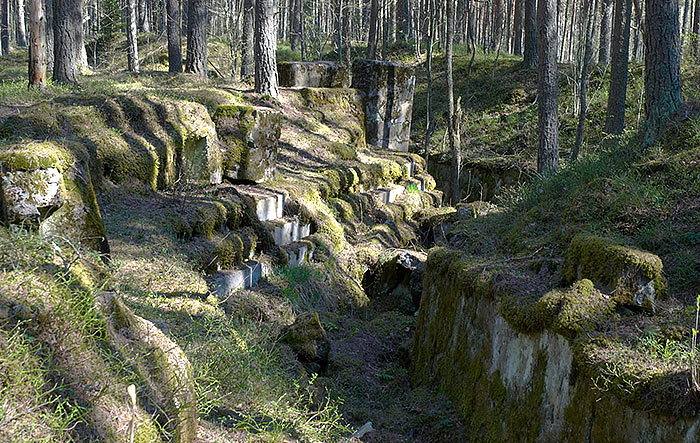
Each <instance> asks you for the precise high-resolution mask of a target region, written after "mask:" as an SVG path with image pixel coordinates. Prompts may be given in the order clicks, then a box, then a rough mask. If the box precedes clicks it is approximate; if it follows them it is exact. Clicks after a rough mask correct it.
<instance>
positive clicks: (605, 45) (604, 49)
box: [598, 0, 613, 66]
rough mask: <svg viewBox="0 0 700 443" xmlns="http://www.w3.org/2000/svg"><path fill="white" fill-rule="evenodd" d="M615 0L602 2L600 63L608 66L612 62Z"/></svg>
mask: <svg viewBox="0 0 700 443" xmlns="http://www.w3.org/2000/svg"><path fill="white" fill-rule="evenodd" d="M612 18H613V0H603V1H602V2H601V18H600V49H599V51H598V64H600V65H601V66H608V63H610V35H611V33H612Z"/></svg>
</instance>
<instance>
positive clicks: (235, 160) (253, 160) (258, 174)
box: [214, 105, 282, 183]
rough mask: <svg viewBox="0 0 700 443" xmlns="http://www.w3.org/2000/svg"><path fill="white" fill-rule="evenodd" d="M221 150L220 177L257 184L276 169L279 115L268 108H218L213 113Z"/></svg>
mask: <svg viewBox="0 0 700 443" xmlns="http://www.w3.org/2000/svg"><path fill="white" fill-rule="evenodd" d="M214 123H215V124H216V131H217V133H218V135H219V139H220V140H221V144H222V150H223V157H224V158H223V175H224V177H226V178H228V179H232V180H250V181H254V182H257V183H260V182H264V181H266V180H270V179H271V178H272V177H273V176H274V174H275V170H276V164H277V152H278V144H279V139H280V133H281V128H282V115H281V114H280V113H279V112H277V111H275V110H273V109H269V108H263V107H253V106H244V105H221V106H219V107H218V108H217V110H216V113H215V114H214Z"/></svg>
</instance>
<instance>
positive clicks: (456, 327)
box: [413, 259, 700, 442]
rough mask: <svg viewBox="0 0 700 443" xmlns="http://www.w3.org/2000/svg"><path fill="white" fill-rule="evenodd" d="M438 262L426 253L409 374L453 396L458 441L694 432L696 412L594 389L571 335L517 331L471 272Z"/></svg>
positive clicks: (647, 437)
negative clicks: (461, 424) (657, 407)
mask: <svg viewBox="0 0 700 443" xmlns="http://www.w3.org/2000/svg"><path fill="white" fill-rule="evenodd" d="M431 265H433V266H431ZM431 268H432V269H431ZM436 271H437V270H436V269H435V266H434V264H432V263H431V260H430V259H429V260H428V263H427V265H426V273H425V275H426V277H425V280H424V282H423V296H422V301H421V306H420V311H419V315H418V324H417V328H416V335H415V339H414V346H413V378H414V382H415V383H418V384H420V383H430V384H434V385H437V386H438V388H439V389H440V390H441V391H443V392H445V393H446V394H447V395H448V397H450V399H451V400H452V401H453V402H454V404H455V406H456V407H457V409H458V410H459V411H460V413H461V414H462V416H463V418H464V420H465V425H466V428H467V429H468V435H465V436H464V440H463V441H465V442H466V441H538V442H554V441H572V442H578V441H581V442H613V441H614V442H618V441H620V442H622V441H629V442H695V441H700V432H699V430H700V429H699V428H700V419H698V418H694V419H691V418H677V417H668V416H664V415H660V414H655V413H653V412H648V411H640V410H635V409H632V408H631V407H629V406H627V405H626V404H624V403H623V402H622V401H621V400H620V399H618V398H617V397H615V396H614V395H612V394H608V393H605V392H601V391H600V390H598V389H597V388H596V386H595V385H594V383H593V381H592V380H591V379H590V377H588V376H586V375H584V374H583V373H582V371H581V370H580V368H578V367H577V362H576V361H575V359H574V354H573V351H572V347H571V344H570V342H569V339H567V338H566V337H564V336H562V335H560V334H558V333H555V332H552V331H549V330H545V331H543V332H539V333H532V334H523V333H521V332H519V331H517V330H516V329H514V328H513V327H512V326H511V325H510V324H509V323H508V322H507V321H506V320H505V319H504V318H503V317H502V316H501V315H500V314H499V311H498V302H497V300H495V299H493V298H490V297H489V296H488V295H481V296H479V295H477V294H476V293H479V292H482V291H480V290H478V289H475V285H474V283H473V282H472V283H469V284H465V283H464V281H463V280H461V279H460V278H452V276H449V277H448V276H445V275H440V274H441V273H440V272H436ZM476 286H478V283H476Z"/></svg>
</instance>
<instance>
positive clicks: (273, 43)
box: [255, 0, 279, 98]
mask: <svg viewBox="0 0 700 443" xmlns="http://www.w3.org/2000/svg"><path fill="white" fill-rule="evenodd" d="M276 9H277V8H276V4H275V0H257V1H256V2H255V92H258V93H260V94H266V95H269V96H270V97H273V98H277V97H279V90H278V87H277V80H278V79H277V60H276V50H277V31H276V29H275V24H276V21H275V12H276Z"/></svg>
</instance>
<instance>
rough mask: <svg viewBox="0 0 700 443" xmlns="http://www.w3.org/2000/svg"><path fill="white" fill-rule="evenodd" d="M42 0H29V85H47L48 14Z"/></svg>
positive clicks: (41, 86)
mask: <svg viewBox="0 0 700 443" xmlns="http://www.w3.org/2000/svg"><path fill="white" fill-rule="evenodd" d="M41 3H42V2H41V0H29V4H28V7H29V36H30V39H31V40H30V44H29V86H30V87H32V86H37V87H40V88H43V87H45V86H46V15H45V14H44V6H43V5H42V4H41Z"/></svg>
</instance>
